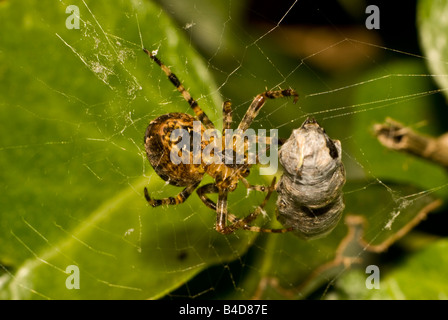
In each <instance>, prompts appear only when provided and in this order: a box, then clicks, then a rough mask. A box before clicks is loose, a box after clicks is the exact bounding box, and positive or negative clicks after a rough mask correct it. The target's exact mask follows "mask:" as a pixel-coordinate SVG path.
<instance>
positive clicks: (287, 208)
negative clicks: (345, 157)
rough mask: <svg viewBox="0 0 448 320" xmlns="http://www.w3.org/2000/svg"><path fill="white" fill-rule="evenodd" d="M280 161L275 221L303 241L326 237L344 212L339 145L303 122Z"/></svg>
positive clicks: (283, 149) (343, 177)
mask: <svg viewBox="0 0 448 320" xmlns="http://www.w3.org/2000/svg"><path fill="white" fill-rule="evenodd" d="M279 158H280V163H281V164H282V166H283V168H284V169H285V170H284V174H283V175H282V177H281V179H280V181H279V183H278V185H277V192H278V199H277V208H278V220H279V221H280V223H282V224H283V225H284V226H285V227H287V228H292V229H293V232H294V233H295V234H296V235H298V236H300V237H302V238H305V239H314V238H319V237H323V236H325V235H326V234H328V233H329V232H330V231H331V230H333V229H334V227H335V226H336V225H337V223H338V222H339V220H340V218H341V216H342V212H343V210H344V202H343V197H342V188H343V186H344V184H345V169H344V166H343V164H342V161H341V143H340V142H339V141H337V140H331V139H330V138H329V137H328V135H327V134H326V133H325V131H324V130H323V129H322V128H321V127H320V126H319V125H318V124H317V122H316V121H315V120H306V121H305V122H304V124H303V125H302V126H301V128H299V129H296V130H294V131H293V133H292V135H291V137H290V138H289V139H288V140H287V141H286V142H285V143H284V144H283V145H282V147H281V149H280V153H279Z"/></svg>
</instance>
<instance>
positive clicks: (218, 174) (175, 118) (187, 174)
mask: <svg viewBox="0 0 448 320" xmlns="http://www.w3.org/2000/svg"><path fill="white" fill-rule="evenodd" d="M143 51H144V52H145V53H146V54H147V55H148V56H149V57H150V58H151V59H152V60H154V61H155V62H156V63H157V64H158V65H159V66H160V68H161V69H162V70H163V72H164V73H165V74H166V75H167V77H168V79H169V80H170V81H171V83H172V84H173V85H174V86H175V87H176V89H177V91H179V92H180V94H181V95H182V96H183V98H184V99H185V100H186V101H187V102H188V104H189V105H190V107H191V109H193V111H194V113H195V115H196V116H195V117H193V116H191V115H189V114H186V113H177V112H176V113H169V114H164V115H162V116H160V117H158V118H157V119H155V120H153V121H151V123H150V124H149V126H148V127H147V129H146V133H145V137H144V143H145V149H146V154H147V156H148V160H149V162H150V163H151V165H152V167H153V168H154V170H155V172H156V173H157V174H158V175H159V176H160V177H161V178H162V179H163V180H165V181H168V183H170V184H171V185H174V186H178V187H184V189H183V190H182V191H181V192H180V193H179V194H178V195H177V196H176V197H169V198H164V199H152V198H151V197H150V196H149V194H148V190H147V189H146V188H145V189H144V194H145V198H146V200H147V201H148V203H149V204H150V205H151V206H153V207H157V206H160V205H177V204H180V203H183V202H184V201H185V200H186V199H187V198H188V197H189V196H190V195H191V194H192V193H193V191H194V190H196V192H197V194H198V195H199V198H200V199H201V200H202V202H203V203H204V204H205V205H206V206H207V207H208V208H210V209H213V210H214V211H215V212H216V214H217V217H216V225H215V229H216V231H218V232H219V233H222V234H229V233H232V232H234V231H235V230H237V229H245V230H249V231H254V232H277V233H283V232H288V231H291V228H285V229H266V228H260V227H255V226H250V225H249V223H250V222H252V221H253V220H255V218H256V217H257V216H258V215H259V214H260V213H261V212H262V210H263V207H264V206H265V205H266V203H267V201H268V200H269V197H270V195H271V193H272V192H273V190H274V189H275V179H274V180H273V181H272V184H271V185H270V186H269V187H266V186H263V185H251V184H250V183H249V182H248V181H247V180H246V177H247V176H248V175H249V168H250V166H251V165H252V164H249V163H248V162H247V161H246V160H247V155H246V154H245V155H244V162H243V163H242V164H236V163H233V164H225V163H221V164H216V163H211V164H208V163H204V161H201V162H200V163H199V164H195V162H193V161H191V162H189V163H188V164H186V163H179V164H174V163H173V162H172V161H171V159H170V152H171V150H172V148H173V147H174V145H175V141H172V139H171V133H172V132H173V131H174V130H176V129H184V130H188V132H189V133H190V134H191V135H194V132H193V121H198V120H199V121H200V123H201V126H200V127H201V128H200V132H201V136H202V135H203V134H204V131H205V130H206V129H214V128H215V126H214V125H213V123H212V122H211V120H210V119H209V118H208V116H207V115H206V114H205V113H204V111H203V110H202V109H201V108H200V107H199V105H198V103H197V102H196V101H195V100H194V99H193V98H192V97H191V95H190V93H188V91H187V90H185V88H184V86H183V85H182V84H181V82H180V81H179V79H178V78H177V76H176V75H175V74H174V73H172V72H171V70H170V69H169V68H168V67H167V66H166V65H164V64H163V63H162V62H161V61H160V60H159V59H158V58H157V57H156V56H155V54H154V53H152V52H149V51H148V50H146V49H143ZM290 96H292V97H294V103H295V102H296V101H297V99H298V94H297V93H296V91H294V90H292V89H285V90H273V91H271V90H269V91H266V92H263V93H261V94H259V95H257V96H256V97H255V98H254V100H253V101H252V103H251V104H250V106H249V108H248V110H247V111H246V114H245V115H244V117H243V119H242V121H241V122H240V123H239V125H238V129H240V130H241V132H245V131H246V130H247V129H248V128H249V127H250V125H251V123H252V121H253V120H254V118H255V117H256V116H257V114H258V112H259V111H260V109H261V107H262V106H263V105H264V103H265V101H266V100H267V99H277V98H282V97H290ZM231 124H232V108H231V103H230V101H226V102H224V104H223V135H222V136H223V137H224V131H225V130H226V129H230V127H231ZM191 138H192V139H193V137H191ZM222 140H224V138H223V139H222ZM257 140H258V138H257ZM266 140H267V141H266V143H267V144H269V143H270V141H269V139H266ZM206 145H207V141H201V149H202V150H203V149H204V148H205V147H206ZM223 145H224V141H223ZM245 150H246V149H245ZM224 151H225V150H224V147H223V148H222V152H221V153H222V154H221V156H222V157H223V156H224ZM231 152H233V154H234V155H235V153H236V152H237V151H236V150H235V147H234V148H233V150H231ZM189 156H190V158H191V159H192V152H191V149H190V152H189ZM257 162H258V157H257ZM205 173H207V174H208V175H210V176H211V177H212V178H213V179H214V180H215V182H214V183H209V184H206V185H203V186H201V187H199V188H198V186H199V184H200V182H201V181H202V178H203V176H204V174H205ZM240 180H241V181H242V183H243V184H244V185H245V187H246V188H247V189H250V190H257V191H267V195H266V197H265V199H264V201H263V202H262V203H261V204H260V205H259V206H258V208H257V209H256V210H255V211H254V212H252V213H250V214H249V215H248V216H246V217H245V218H242V219H241V218H237V217H236V216H235V215H233V214H231V213H229V212H228V210H227V195H228V194H229V192H232V191H234V190H235V189H236V187H237V184H238V182H239V181H240ZM211 193H217V194H218V201H217V202H216V203H215V202H214V201H213V200H211V199H210V198H209V197H207V194H211ZM227 221H229V222H230V224H227Z"/></svg>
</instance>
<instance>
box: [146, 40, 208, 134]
mask: <svg viewBox="0 0 448 320" xmlns="http://www.w3.org/2000/svg"><path fill="white" fill-rule="evenodd" d="M143 51H144V52H145V53H146V54H147V55H148V56H149V57H150V58H151V59H152V60H154V61H155V62H156V63H157V64H158V65H159V66H160V68H161V69H162V70H163V72H165V74H166V75H167V77H168V79H169V80H170V81H171V83H172V84H173V85H174V86H175V87H176V89H177V91H179V92H180V94H181V95H182V96H183V97H184V99H185V100H186V101H187V102H188V104H189V105H190V107H191V108H192V109H193V111H194V113H195V114H196V116H197V117H198V120H199V121H201V122H202V123H203V124H204V126H205V127H206V128H208V129H214V128H215V126H214V125H213V123H212V121H211V120H210V118H209V117H208V116H207V115H206V114H205V112H204V111H203V110H202V109H201V107H199V105H198V103H197V102H196V100H194V99H193V97H192V96H191V95H190V93H189V92H188V91H187V90H185V87H184V86H183V85H182V83H181V82H180V80H179V79H178V78H177V76H176V75H175V74H174V73H172V72H171V70H170V68H168V67H167V66H166V65H165V64H163V62H162V61H160V59H159V58H157V57H156V56H155V55H154V54H152V52H149V50H147V49H145V48H143Z"/></svg>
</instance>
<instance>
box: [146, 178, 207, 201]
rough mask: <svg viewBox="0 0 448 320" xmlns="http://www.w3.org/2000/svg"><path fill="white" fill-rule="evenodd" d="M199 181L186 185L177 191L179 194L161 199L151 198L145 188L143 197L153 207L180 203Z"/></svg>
mask: <svg viewBox="0 0 448 320" xmlns="http://www.w3.org/2000/svg"><path fill="white" fill-rule="evenodd" d="M199 183H200V181H199V182H196V183H193V184H191V185H189V186H187V187H186V188H185V189H184V190H182V191H181V192H179V194H178V195H177V196H175V197H168V198H163V199H152V198H151V197H150V196H149V193H148V189H146V188H145V190H144V192H145V198H146V201H148V203H149V204H150V205H151V206H153V207H158V206H161V205H164V204H170V205H176V204H181V203H183V202H184V201H185V200H187V198H188V197H189V196H190V195H191V194H192V193H193V191H194V190H195V189H196V188H197V187H198V185H199Z"/></svg>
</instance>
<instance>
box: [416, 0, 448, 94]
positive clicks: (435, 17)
mask: <svg viewBox="0 0 448 320" xmlns="http://www.w3.org/2000/svg"><path fill="white" fill-rule="evenodd" d="M447 15H448V5H447V3H446V1H444V0H419V2H418V6H417V24H418V31H419V38H420V43H421V46H422V49H423V52H424V55H425V57H427V59H428V60H427V62H428V66H429V70H430V71H431V73H432V74H433V75H434V80H435V81H436V82H437V84H438V85H439V87H440V88H441V90H443V93H444V95H445V97H448V92H447V88H448V77H447V74H448V64H447V63H446V57H447V54H448V22H447V20H446V16H447Z"/></svg>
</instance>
